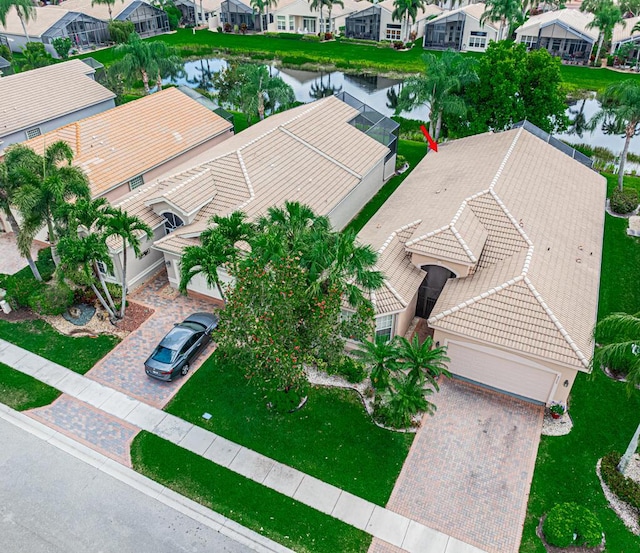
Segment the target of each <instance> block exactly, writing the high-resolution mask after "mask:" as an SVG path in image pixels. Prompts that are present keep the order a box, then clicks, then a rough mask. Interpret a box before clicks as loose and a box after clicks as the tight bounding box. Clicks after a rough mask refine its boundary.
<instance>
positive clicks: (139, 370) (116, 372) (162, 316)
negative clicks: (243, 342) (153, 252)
mask: <svg viewBox="0 0 640 553" xmlns="http://www.w3.org/2000/svg"><path fill="white" fill-rule="evenodd" d="M130 301H134V302H137V303H140V304H142V305H145V306H147V307H150V308H151V309H153V310H154V313H153V314H152V315H151V316H150V317H149V318H148V319H147V320H146V321H145V322H144V323H143V324H142V325H140V327H139V328H138V329H137V330H135V331H133V332H132V333H131V334H129V336H127V337H126V338H125V339H124V340H123V341H122V342H120V344H118V345H117V346H116V347H115V348H114V349H113V350H112V351H111V352H110V353H109V354H107V355H106V356H105V357H104V358H103V359H102V360H100V361H99V362H98V363H97V364H96V365H95V367H94V368H93V369H91V370H90V371H89V372H88V373H87V374H86V376H87V377H88V378H91V379H93V380H96V381H98V382H100V383H102V384H105V385H107V386H110V387H111V388H115V389H116V390H120V391H121V392H124V393H125V394H127V395H129V396H131V397H134V398H136V399H139V400H140V401H143V402H145V403H147V404H149V405H152V406H154V407H158V408H159V409H162V408H163V407H164V406H165V405H166V404H167V403H168V402H169V401H170V400H171V398H172V397H173V396H174V395H175V394H176V393H177V392H178V390H179V389H180V388H181V387H182V385H183V384H184V383H185V382H186V381H187V380H188V379H189V377H190V376H191V374H193V372H195V371H196V370H197V369H198V368H199V367H200V365H202V363H203V362H204V361H205V360H206V359H207V357H209V355H211V353H212V352H213V350H214V349H215V346H214V344H213V343H211V344H209V345H208V346H207V347H206V348H205V350H204V351H203V352H202V353H201V354H200V356H199V357H198V358H197V359H196V361H195V362H194V363H193V364H191V370H190V371H189V374H187V376H186V377H179V378H177V379H175V380H174V381H173V382H161V381H159V380H155V379H152V378H149V377H148V376H147V375H146V373H145V372H144V362H145V360H146V359H147V357H148V356H149V354H150V353H151V352H152V351H153V348H154V347H155V346H156V345H157V344H158V342H159V341H160V340H161V339H162V337H163V336H164V335H165V334H166V333H167V332H168V331H169V330H170V329H171V328H172V327H173V325H174V324H175V323H179V322H180V321H182V320H184V319H185V318H186V317H188V316H189V315H190V314H191V313H195V312H198V311H206V312H212V311H214V310H215V309H217V308H218V305H216V304H215V303H213V302H210V301H207V300H201V299H194V298H189V297H186V296H183V295H182V294H179V293H178V292H177V291H175V290H174V289H172V288H171V287H170V286H169V281H168V279H167V274H166V273H165V272H163V273H161V274H159V275H158V276H156V277H154V278H153V279H151V280H150V281H149V282H148V283H147V284H145V285H143V286H142V287H141V288H140V289H139V290H136V292H135V293H134V294H132V295H131V297H130Z"/></svg>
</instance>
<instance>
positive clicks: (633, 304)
mask: <svg viewBox="0 0 640 553" xmlns="http://www.w3.org/2000/svg"><path fill="white" fill-rule="evenodd" d="M606 176H607V183H608V191H609V194H610V193H611V191H612V190H613V188H614V187H615V186H616V184H617V177H616V176H614V175H606ZM625 186H631V187H634V188H637V189H638V190H640V179H639V178H632V177H628V178H625ZM605 217H606V219H605V232H604V243H603V257H602V272H601V279H600V300H599V301H600V303H599V313H598V318H599V319H602V318H603V317H606V316H607V315H609V314H611V313H614V312H617V311H623V312H627V313H637V312H639V311H640V294H638V284H637V274H638V267H640V239H638V238H633V237H631V236H627V234H626V229H627V226H628V221H627V219H621V218H615V217H612V216H610V215H606V216H605ZM569 413H570V415H571V418H572V419H573V423H574V426H573V430H572V431H571V433H570V434H568V435H567V436H543V437H542V439H541V441H540V448H539V450H538V458H537V461H536V469H535V472H534V475H533V483H532V486H531V495H530V497H529V505H528V509H527V519H526V522H525V527H524V533H523V539H522V544H521V547H520V551H521V553H545V549H544V546H543V545H542V542H541V541H540V539H539V538H537V537H536V534H535V529H536V526H537V524H538V521H539V519H540V517H541V516H542V515H544V514H546V513H548V512H549V510H550V509H551V508H552V507H553V506H554V505H556V504H557V503H561V502H565V501H573V502H576V503H578V504H580V505H584V506H585V507H587V508H588V509H590V510H592V511H593V512H594V513H595V514H596V515H597V517H598V518H599V519H600V522H602V524H603V526H604V531H605V535H606V539H607V551H615V552H616V553H631V552H632V551H637V550H638V537H637V536H634V535H633V534H632V533H631V532H629V530H627V529H626V528H625V526H624V524H623V523H622V522H621V521H620V519H618V517H617V516H616V514H615V513H614V512H613V511H612V510H611V509H610V508H609V504H608V502H607V500H606V499H605V497H604V494H603V493H602V489H601V487H600V482H599V481H598V477H597V476H596V472H595V467H596V462H597V461H598V459H600V458H601V457H603V456H604V455H605V454H607V453H609V452H611V451H618V452H623V451H624V450H625V449H626V447H627V444H628V443H629V440H630V439H631V436H632V435H633V432H634V430H635V429H636V426H637V425H638V422H640V392H639V391H634V392H633V394H632V395H631V396H629V395H628V394H627V390H626V387H625V384H624V383H622V382H616V381H613V380H611V379H609V378H607V377H606V376H605V375H604V374H603V373H602V372H601V371H600V370H596V371H595V374H594V375H593V377H589V376H588V375H585V374H581V375H578V378H577V379H576V382H575V384H574V385H573V389H572V391H571V397H570V402H569Z"/></svg>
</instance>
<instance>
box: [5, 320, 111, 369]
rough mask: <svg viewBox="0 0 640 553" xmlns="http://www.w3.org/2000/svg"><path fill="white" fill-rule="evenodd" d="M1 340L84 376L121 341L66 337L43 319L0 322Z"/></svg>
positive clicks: (104, 337)
mask: <svg viewBox="0 0 640 553" xmlns="http://www.w3.org/2000/svg"><path fill="white" fill-rule="evenodd" d="M0 338H2V339H3V340H6V341H7V342H11V343H12V344H15V345H16V346H20V347H21V348H24V349H26V350H29V351H31V352H33V353H36V354H38V355H41V356H42V357H44V358H46V359H49V360H50V361H53V362H54V363H58V364H59V365H62V366H63V367H67V368H68V369H71V370H72V371H75V372H77V373H80V374H84V373H86V372H87V371H88V370H89V369H91V367H93V366H94V365H95V364H96V363H97V362H98V361H99V360H100V359H102V358H103V357H104V356H105V355H106V354H107V353H109V352H110V351H111V350H112V349H113V348H114V347H115V346H116V344H117V343H118V341H119V340H118V338H116V337H115V336H98V337H97V338H89V337H77V338H74V337H72V336H66V335H64V334H60V333H59V332H58V331H57V330H55V329H54V328H53V327H52V326H51V325H50V324H49V323H46V322H45V321H42V320H40V319H36V320H33V321H22V322H16V323H10V322H8V321H2V320H0Z"/></svg>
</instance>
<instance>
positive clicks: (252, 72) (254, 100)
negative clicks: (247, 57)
mask: <svg viewBox="0 0 640 553" xmlns="http://www.w3.org/2000/svg"><path fill="white" fill-rule="evenodd" d="M239 73H240V79H241V83H242V86H241V90H240V98H239V101H240V104H241V105H240V106H239V107H240V108H241V109H242V111H244V113H245V114H246V115H247V121H249V122H250V121H251V117H252V116H253V115H254V114H257V115H258V117H259V118H260V121H262V120H263V119H264V116H265V111H266V109H267V106H268V108H269V109H270V110H271V111H273V110H274V109H275V108H276V107H277V106H285V105H287V104H291V103H292V102H294V101H295V94H294V92H293V89H292V88H291V86H289V85H288V84H287V83H285V82H284V81H283V80H282V78H281V77H271V76H270V75H269V70H268V69H267V66H266V65H253V64H246V65H242V66H240V68H239Z"/></svg>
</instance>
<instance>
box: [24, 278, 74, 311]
mask: <svg viewBox="0 0 640 553" xmlns="http://www.w3.org/2000/svg"><path fill="white" fill-rule="evenodd" d="M27 301H28V305H29V307H30V308H31V309H32V310H33V311H35V312H36V313H39V314H40V315H60V314H62V313H64V312H65V311H66V309H67V308H68V307H69V306H70V305H71V304H72V303H73V290H71V288H69V285H68V284H66V283H65V282H63V281H55V282H52V283H51V284H48V285H46V284H45V285H44V286H42V288H40V289H39V290H37V291H36V292H34V293H33V294H31V295H30V296H29V298H28V300H27Z"/></svg>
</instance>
